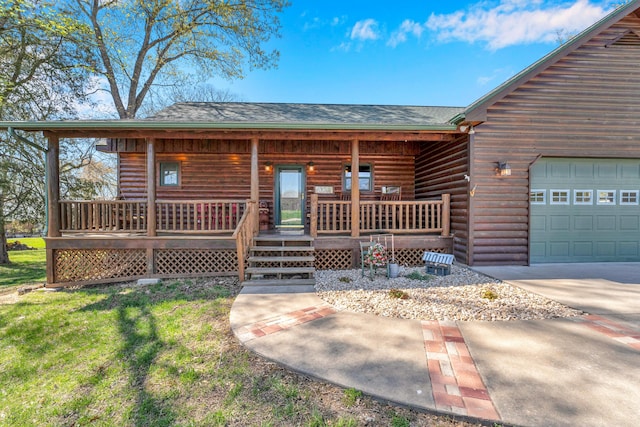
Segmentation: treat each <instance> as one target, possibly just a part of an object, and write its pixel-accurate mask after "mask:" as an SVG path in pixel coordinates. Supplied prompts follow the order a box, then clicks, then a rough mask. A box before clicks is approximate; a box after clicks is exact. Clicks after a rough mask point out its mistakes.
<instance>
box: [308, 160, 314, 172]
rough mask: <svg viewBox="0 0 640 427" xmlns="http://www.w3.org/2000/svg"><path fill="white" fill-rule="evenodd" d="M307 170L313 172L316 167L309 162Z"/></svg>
mask: <svg viewBox="0 0 640 427" xmlns="http://www.w3.org/2000/svg"><path fill="white" fill-rule="evenodd" d="M307 170H308V171H309V172H313V171H314V170H316V167H315V165H314V164H313V162H309V163H307Z"/></svg>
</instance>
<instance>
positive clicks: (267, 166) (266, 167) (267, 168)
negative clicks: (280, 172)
mask: <svg viewBox="0 0 640 427" xmlns="http://www.w3.org/2000/svg"><path fill="white" fill-rule="evenodd" d="M264 170H265V171H267V172H271V170H273V164H272V163H271V162H266V163H265V164H264Z"/></svg>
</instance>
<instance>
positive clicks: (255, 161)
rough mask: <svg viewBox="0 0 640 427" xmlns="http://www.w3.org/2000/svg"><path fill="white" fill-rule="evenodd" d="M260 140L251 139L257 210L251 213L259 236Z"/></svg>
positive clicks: (252, 194) (252, 182)
mask: <svg viewBox="0 0 640 427" xmlns="http://www.w3.org/2000/svg"><path fill="white" fill-rule="evenodd" d="M258 144H259V140H258V138H251V200H252V201H254V202H255V209H253V210H252V211H251V214H252V215H253V216H254V217H253V218H252V219H251V220H252V224H254V230H252V231H253V233H254V234H255V235H257V234H258V233H259V231H260V219H259V215H258V212H259V210H258V206H259V203H258V202H259V199H260V172H259V170H258Z"/></svg>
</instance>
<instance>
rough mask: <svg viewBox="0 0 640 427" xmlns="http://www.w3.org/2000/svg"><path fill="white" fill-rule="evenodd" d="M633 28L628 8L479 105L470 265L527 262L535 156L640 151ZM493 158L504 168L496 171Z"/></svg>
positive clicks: (638, 56) (639, 26)
mask: <svg viewBox="0 0 640 427" xmlns="http://www.w3.org/2000/svg"><path fill="white" fill-rule="evenodd" d="M628 31H633V32H634V34H640V19H638V18H637V17H635V16H634V15H630V16H629V17H627V18H625V19H623V20H621V21H619V22H618V23H616V24H614V25H612V26H611V27H609V28H606V29H604V30H603V31H602V32H600V33H599V34H598V35H596V36H595V37H593V38H592V39H591V40H589V41H587V42H586V43H584V44H582V45H581V46H580V47H578V48H576V49H575V50H574V51H573V52H571V53H569V54H568V55H567V56H565V57H562V58H560V59H559V60H558V61H556V62H555V63H552V64H550V65H549V66H548V67H546V69H544V70H542V71H541V72H540V73H538V74H537V75H536V76H534V77H533V78H531V79H529V80H528V81H527V82H525V83H523V84H521V85H520V86H519V87H517V88H515V89H513V90H511V91H510V92H509V93H507V94H506V95H505V96H504V97H503V98H502V99H501V100H499V101H497V102H496V103H494V104H493V105H492V106H490V107H488V108H487V111H486V121H485V122H484V123H482V124H481V125H479V126H477V127H476V129H475V135H474V136H473V142H472V144H473V147H472V153H473V156H472V164H471V174H470V175H471V180H472V181H471V183H472V186H473V185H477V187H476V192H475V196H474V197H472V198H471V199H470V221H471V224H470V228H471V230H472V233H473V241H472V245H473V252H472V255H471V258H470V260H469V264H471V265H474V264H475V265H500V264H503V265H504V264H514V265H526V264H528V262H529V198H528V194H529V186H530V181H529V168H530V167H531V165H532V164H533V163H535V162H536V160H537V159H538V158H540V157H591V158H640V133H638V131H637V126H636V124H637V117H638V115H640V67H638V64H640V45H624V44H621V45H618V44H616V43H615V40H617V39H618V38H619V37H620V36H621V35H623V34H625V33H627V32H628ZM498 161H508V162H509V164H510V165H511V168H512V175H511V176H508V177H500V176H497V175H496V171H495V168H496V166H497V162H498Z"/></svg>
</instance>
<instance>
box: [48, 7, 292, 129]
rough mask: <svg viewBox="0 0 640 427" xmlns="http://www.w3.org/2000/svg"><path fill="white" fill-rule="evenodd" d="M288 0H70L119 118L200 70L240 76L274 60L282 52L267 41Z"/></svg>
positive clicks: (203, 74)
mask: <svg viewBox="0 0 640 427" xmlns="http://www.w3.org/2000/svg"><path fill="white" fill-rule="evenodd" d="M287 5H288V4H287V1H286V0H232V1H215V0H207V1H203V0H129V1H118V0H66V1H63V2H61V7H62V8H63V10H65V11H66V12H67V13H69V14H70V15H71V16H75V17H77V18H78V19H82V20H83V22H84V23H85V24H86V26H87V27H89V28H90V29H91V35H90V38H89V39H87V40H78V42H79V43H80V44H81V45H83V46H86V47H87V48H88V49H90V51H91V52H92V53H93V54H94V62H93V63H91V64H89V65H90V66H91V67H92V68H93V69H94V71H95V72H96V73H97V74H98V75H100V76H101V77H102V78H103V79H104V81H105V82H106V86H107V88H108V89H107V90H108V91H109V93H110V94H111V97H112V99H113V103H114V106H115V109H116V111H117V113H118V116H119V117H120V118H123V119H124V118H134V117H136V116H137V114H138V112H139V110H140V108H141V107H142V105H143V103H144V101H145V99H146V98H147V97H148V95H149V93H150V92H151V91H152V90H154V89H157V90H162V89H163V88H165V89H166V88H168V87H171V86H175V85H176V84H178V83H179V82H180V81H183V80H185V79H187V78H189V77H194V76H196V77H197V78H198V79H205V78H207V77H209V76H212V75H217V76H222V77H225V78H241V77H242V76H243V75H244V69H245V68H246V67H247V66H248V67H249V68H270V67H273V66H274V65H275V64H276V62H277V60H278V56H279V53H278V52H277V51H275V50H273V51H269V52H268V51H265V50H263V47H262V45H263V44H265V43H266V42H267V41H268V40H270V39H271V37H273V36H277V35H278V32H279V29H280V22H279V18H278V14H279V13H280V12H281V11H282V10H283V8H284V7H286V6H287Z"/></svg>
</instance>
